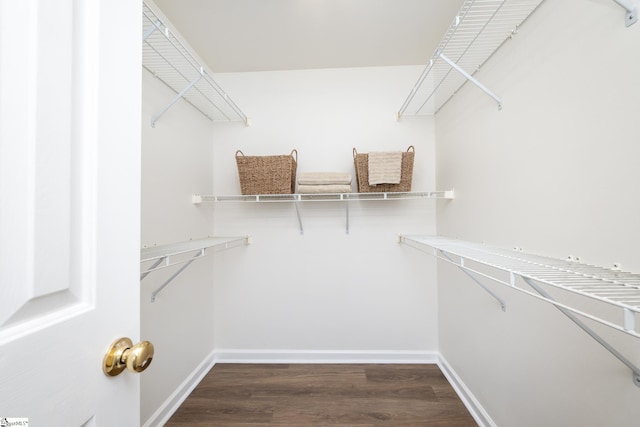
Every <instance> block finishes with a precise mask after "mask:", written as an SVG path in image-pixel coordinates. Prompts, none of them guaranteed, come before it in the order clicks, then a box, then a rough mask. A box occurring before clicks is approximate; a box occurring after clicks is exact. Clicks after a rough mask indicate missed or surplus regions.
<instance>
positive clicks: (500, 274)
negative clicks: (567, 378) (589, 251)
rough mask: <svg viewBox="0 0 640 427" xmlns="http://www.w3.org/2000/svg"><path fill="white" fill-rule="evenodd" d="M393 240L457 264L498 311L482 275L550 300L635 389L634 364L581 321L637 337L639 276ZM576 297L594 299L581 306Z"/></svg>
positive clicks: (516, 254) (449, 242)
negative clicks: (620, 367)
mask: <svg viewBox="0 0 640 427" xmlns="http://www.w3.org/2000/svg"><path fill="white" fill-rule="evenodd" d="M399 240H400V243H403V244H406V245H408V246H411V247H414V248H416V249H419V250H423V251H425V252H427V253H429V254H431V255H433V256H434V257H436V258H438V259H440V260H443V261H445V262H447V263H450V264H453V265H455V266H457V267H458V268H459V269H460V270H462V271H463V272H464V273H465V274H466V275H467V276H468V277H469V278H470V279H472V280H473V281H474V282H475V283H477V284H478V285H480V286H481V287H482V288H483V289H484V290H485V291H487V292H488V293H489V294H490V295H491V296H492V297H493V298H495V299H496V300H497V301H498V302H499V303H500V305H501V306H502V309H503V310H506V302H505V301H504V300H503V299H502V298H500V297H499V296H498V295H497V294H496V293H495V292H493V291H492V290H491V289H490V288H489V287H488V286H486V285H485V284H484V283H483V282H482V279H489V280H491V281H493V282H496V283H498V284H500V285H504V286H507V287H509V288H511V289H514V290H517V291H519V292H523V293H525V294H527V295H530V296H532V297H535V298H537V299H540V300H543V301H545V302H547V303H550V304H553V305H554V306H555V307H556V308H557V309H558V310H560V311H561V312H562V313H563V314H564V315H565V316H567V317H568V318H569V319H570V320H571V321H573V322H574V323H575V324H576V325H577V326H579V327H580V328H581V329H582V330H583V331H585V332H586V333H587V334H589V335H590V336H591V337H592V338H593V339H595V340H596V341H597V342H598V343H599V344H601V345H602V346H603V347H604V348H606V349H607V350H608V351H609V352H610V353H611V354H613V355H614V356H615V357H616V358H618V359H619V360H620V361H621V362H622V363H624V364H625V365H626V366H627V367H629V369H631V371H632V372H633V382H634V384H635V385H636V386H638V387H640V368H639V367H637V366H635V365H634V364H633V363H632V362H631V361H629V360H628V359H627V358H626V357H625V356H623V355H622V354H621V353H620V352H618V351H617V350H616V349H615V348H613V347H612V346H611V345H610V344H609V343H608V342H607V341H605V340H604V339H603V338H602V337H601V336H600V335H598V334H597V333H596V332H595V331H594V330H593V329H592V328H590V327H589V326H588V325H587V324H585V323H584V322H583V321H582V320H581V318H584V319H590V320H592V321H595V322H598V323H600V324H602V325H605V326H607V327H610V328H613V329H615V330H617V331H621V332H624V333H626V334H628V335H631V336H633V337H636V338H640V332H639V330H638V322H637V319H638V313H640V274H633V273H627V272H622V271H617V270H612V269H607V268H603V267H597V266H593V265H586V264H581V263H577V262H574V261H569V260H560V259H556V258H549V257H544V256H539V255H532V254H527V253H523V252H520V251H513V250H506V249H500V248H495V247H490V246H486V245H483V244H477V243H471V242H465V241H460V240H456V239H450V238H446V237H440V236H411V235H401V236H400V238H399ZM553 289H555V290H556V292H555V293H556V294H558V295H551V292H550V291H551V290H553ZM572 297H574V298H572ZM576 297H577V298H576ZM580 300H586V301H590V302H594V301H597V303H596V304H595V305H594V304H584V302H582V303H581V302H580Z"/></svg>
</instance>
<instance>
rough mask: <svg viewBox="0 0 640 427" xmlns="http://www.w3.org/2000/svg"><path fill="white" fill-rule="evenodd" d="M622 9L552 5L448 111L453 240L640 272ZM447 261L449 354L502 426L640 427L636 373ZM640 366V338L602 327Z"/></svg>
mask: <svg viewBox="0 0 640 427" xmlns="http://www.w3.org/2000/svg"><path fill="white" fill-rule="evenodd" d="M623 21H624V11H623V9H622V8H620V7H619V6H617V5H616V4H615V3H614V2H612V1H606V0H603V1H589V2H584V1H580V0H565V1H549V2H545V3H543V5H542V6H541V7H540V9H539V10H538V11H537V12H536V13H535V14H534V15H533V16H532V17H531V18H530V19H529V21H527V22H526V23H525V24H524V25H523V26H522V27H521V28H520V29H519V32H518V34H517V36H516V37H515V38H514V39H513V40H512V41H510V42H508V43H507V44H506V45H505V46H504V47H503V48H502V49H501V50H500V51H499V52H498V53H497V54H496V55H495V56H494V57H493V58H492V59H491V60H490V61H489V62H488V63H487V64H486V65H485V66H484V68H483V70H481V71H480V72H479V73H478V74H477V75H476V77H477V78H478V79H479V80H480V81H482V82H483V83H484V84H486V85H487V86H488V87H489V88H491V89H492V90H494V91H495V92H496V93H498V94H499V95H500V96H502V97H503V101H504V109H503V111H500V112H499V111H497V110H496V107H495V103H494V102H493V100H491V99H490V98H488V97H487V96H486V95H484V94H483V93H481V92H480V91H479V90H478V89H476V88H475V87H472V86H471V85H467V86H465V87H464V88H463V89H462V90H461V91H460V93H459V94H458V95H457V96H456V97H455V98H454V99H453V100H452V101H451V102H450V103H449V104H448V105H446V106H445V108H443V109H442V110H441V111H440V113H439V114H438V115H437V116H436V141H437V145H436V152H437V183H438V186H439V187H442V188H448V187H455V189H456V199H455V200H454V201H453V202H452V203H449V204H447V205H440V208H439V210H438V223H437V226H438V234H442V235H447V236H451V237H458V238H461V239H465V240H470V241H474V242H485V243H487V244H491V245H497V246H501V247H505V248H512V247H515V246H518V247H522V248H523V249H524V250H525V251H529V252H533V253H540V254H545V255H549V256H554V257H558V258H565V257H567V256H568V255H574V256H580V257H581V259H582V260H583V262H586V263H591V264H596V265H601V266H605V267H606V266H611V265H612V264H613V263H614V262H621V263H622V265H623V269H625V270H630V271H634V272H640V259H639V258H638V256H637V254H638V251H637V247H636V246H637V245H636V242H638V241H639V240H640V226H639V225H638V221H637V212H638V211H639V210H640V193H639V192H638V188H637V185H638V182H640V169H639V168H638V167H637V160H638V158H640V138H639V137H638V131H637V129H635V128H636V124H637V123H638V118H639V117H640V84H638V76H640V56H639V55H638V52H640V24H636V25H634V26H632V27H630V28H626V27H625V26H624V24H623ZM487 283H488V284H489V285H490V286H492V287H493V288H494V290H495V291H496V292H497V293H498V294H500V295H501V296H503V297H504V298H505V299H506V300H507V312H506V313H503V312H502V311H500V309H499V306H498V305H497V303H496V302H495V301H493V300H492V299H491V298H490V297H489V296H488V295H487V294H486V293H484V291H482V290H481V289H480V288H478V287H477V286H476V285H475V284H474V283H473V282H471V281H470V280H468V279H467V278H466V276H464V275H463V274H461V273H460V272H459V271H457V270H456V269H455V267H451V266H449V265H444V264H442V265H440V264H439V265H438V284H439V302H440V305H439V311H440V316H439V336H440V341H439V347H440V351H441V352H442V354H443V355H444V357H445V358H446V359H447V360H448V361H449V363H450V364H451V365H452V366H453V368H454V369H455V370H456V372H457V373H458V374H459V375H460V376H461V378H462V380H463V381H464V382H465V384H466V385H467V386H468V387H469V388H470V389H471V391H472V392H473V394H474V395H475V396H476V397H477V398H478V399H479V401H480V403H481V404H482V405H483V406H484V407H485V409H487V410H488V412H489V414H490V416H491V417H492V418H493V420H494V421H495V422H496V424H497V425H499V426H516V425H517V426H519V427H522V426H578V425H579V426H604V425H607V426H635V425H637V423H638V421H637V420H638V418H639V416H640V405H638V402H639V401H640V388H638V387H635V386H634V385H633V384H632V380H631V372H630V370H629V369H627V368H626V367H625V366H624V365H622V364H621V363H620V362H619V361H618V360H617V359H615V358H614V357H613V356H612V355H610V354H609V353H608V352H606V351H605V350H603V349H602V347H600V346H599V345H598V344H597V343H596V342H595V341H593V340H592V339H591V338H589V337H588V336H587V335H586V334H585V333H583V332H582V331H581V330H579V329H578V328H577V327H576V326H575V325H573V324H572V323H571V322H570V321H569V320H568V319H566V318H565V317H563V316H562V315H561V314H560V313H559V312H558V311H557V310H555V309H554V308H553V307H551V306H548V305H545V304H544V303H542V302H537V301H534V300H532V299H530V298H528V297H525V296H522V295H521V294H516V293H513V292H510V290H508V289H506V288H500V287H497V286H494V285H493V284H491V282H487ZM597 330H598V331H599V332H601V333H602V334H603V335H604V336H605V338H606V339H607V340H610V341H612V342H613V343H614V345H615V346H616V348H618V349H619V350H620V351H621V352H622V353H623V354H624V355H625V356H626V357H628V358H630V359H631V360H632V361H633V362H634V363H635V364H636V365H640V345H639V343H638V340H637V339H632V338H629V337H626V336H622V335H623V334H618V333H613V332H611V331H610V330H606V328H603V327H597Z"/></svg>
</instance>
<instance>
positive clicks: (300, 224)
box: [293, 201, 304, 235]
mask: <svg viewBox="0 0 640 427" xmlns="http://www.w3.org/2000/svg"><path fill="white" fill-rule="evenodd" d="M293 205H294V206H295V207H296V216H297V217H298V227H300V235H303V234H304V228H302V218H300V208H299V207H298V202H297V201H295V202H293Z"/></svg>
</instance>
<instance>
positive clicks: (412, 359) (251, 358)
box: [214, 349, 438, 364]
mask: <svg viewBox="0 0 640 427" xmlns="http://www.w3.org/2000/svg"><path fill="white" fill-rule="evenodd" d="M214 353H215V361H216V363H434V364H435V363H438V353H437V352H435V351H383V350H380V351H378V350H374V351H338V350H335V351H333V350H315V351H314V350H244V349H243V350H238V349H218V350H216V351H215V352H214Z"/></svg>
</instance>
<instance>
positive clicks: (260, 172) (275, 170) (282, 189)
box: [236, 149, 298, 195]
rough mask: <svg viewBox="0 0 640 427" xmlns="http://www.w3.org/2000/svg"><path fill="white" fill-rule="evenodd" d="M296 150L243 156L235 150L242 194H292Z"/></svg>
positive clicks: (294, 183)
mask: <svg viewBox="0 0 640 427" xmlns="http://www.w3.org/2000/svg"><path fill="white" fill-rule="evenodd" d="M297 160H298V151H297V150H295V149H294V150H292V151H291V154H285V155H277V156H245V155H244V153H243V152H242V151H240V150H238V151H236V164H237V165H238V175H239V177H240V190H241V192H242V194H250V195H256V194H293V193H294V192H295V187H296V169H297V163H298V162H297Z"/></svg>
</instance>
